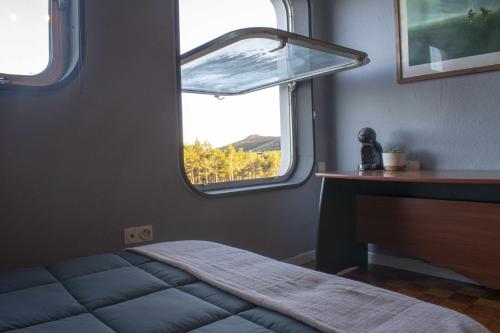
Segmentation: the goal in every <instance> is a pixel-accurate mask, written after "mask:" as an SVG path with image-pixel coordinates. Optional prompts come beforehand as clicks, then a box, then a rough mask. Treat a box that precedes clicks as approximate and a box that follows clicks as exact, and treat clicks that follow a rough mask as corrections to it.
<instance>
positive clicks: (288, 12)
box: [175, 0, 315, 198]
mask: <svg viewBox="0 0 500 333" xmlns="http://www.w3.org/2000/svg"><path fill="white" fill-rule="evenodd" d="M179 1H182V0H177V1H175V6H176V8H175V9H176V20H177V22H176V23H177V24H176V28H177V31H176V35H177V36H176V38H177V87H178V88H177V91H178V109H179V112H178V128H179V154H178V156H179V163H178V165H179V169H180V173H181V176H182V178H183V182H184V184H185V185H186V186H187V188H188V189H189V190H191V191H192V192H194V193H196V194H198V195H201V196H203V197H207V198H211V197H220V196H227V195H233V194H237V193H246V192H253V191H262V190H274V189H283V188H289V187H296V186H300V185H302V184H303V183H305V182H306V181H307V180H308V179H309V178H310V176H311V175H312V173H313V164H314V154H315V153H314V126H313V124H312V123H313V110H312V83H311V81H310V80H309V81H304V82H302V83H295V82H293V83H289V84H285V85H281V86H279V89H280V96H279V98H280V100H281V102H280V113H281V115H280V119H281V128H282V134H283V128H284V127H286V128H288V132H289V133H288V134H287V135H288V137H289V140H287V141H289V142H290V144H289V147H287V148H286V149H288V151H289V154H288V155H289V156H290V159H291V161H290V163H288V165H289V166H288V169H287V172H286V173H285V174H283V175H281V176H276V177H269V178H258V179H248V180H240V181H231V182H221V183H210V184H192V183H191V182H190V180H189V178H188V176H187V174H186V168H185V166H184V138H183V122H182V89H181V74H180V66H181V57H180V54H179V51H178V50H180V28H179V26H180V24H179V22H180V13H179ZM269 1H271V3H272V4H273V6H274V8H275V9H276V14H277V18H278V28H279V29H283V30H285V29H286V31H289V32H292V33H301V32H302V34H305V35H310V32H311V27H310V12H311V8H310V2H309V0H302V2H303V3H304V4H305V7H306V8H307V10H306V11H307V13H306V14H305V16H306V19H305V20H304V21H306V22H307V24H306V25H307V27H306V28H304V29H302V30H305V31H300V32H296V31H295V25H296V24H295V20H296V15H295V13H294V7H293V6H292V0H269ZM280 7H281V10H280ZM302 9H303V8H302ZM302 25H303V24H302ZM299 86H300V89H298V88H299ZM304 89H305V91H306V94H307V95H308V96H309V97H310V98H309V101H308V102H309V103H310V116H311V119H310V120H311V128H310V134H311V135H310V140H305V141H307V143H308V144H309V148H311V150H312V152H311V154H310V155H312V159H311V158H310V157H311V156H309V158H304V159H302V158H301V159H300V160H299V158H300V155H302V154H300V151H299V144H298V143H299V141H304V140H299V139H298V131H299V127H300V124H299V120H298V119H299V117H298V116H299V115H298V114H297V107H298V105H297V95H298V93H300V92H298V90H301V91H302V92H303V91H304ZM283 101H286V102H285V103H283ZM301 118H303V117H301ZM306 118H307V116H306ZM282 136H283V135H282ZM300 146H304V144H300ZM306 155H307V154H306ZM281 156H282V157H283V156H284V154H283V149H282V155H281ZM297 169H300V170H297ZM298 171H300V172H298Z"/></svg>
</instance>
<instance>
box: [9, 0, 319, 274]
mask: <svg viewBox="0 0 500 333" xmlns="http://www.w3.org/2000/svg"><path fill="white" fill-rule="evenodd" d="M318 10H319V11H321V10H320V9H318ZM85 14H86V15H85V22H86V24H85V26H86V31H85V35H86V54H85V63H84V66H83V68H82V69H81V72H80V75H79V77H78V78H76V79H73V80H71V81H70V82H68V83H67V84H65V85H64V86H62V87H60V88H58V89H56V90H53V91H48V92H47V91H46V92H40V93H32V92H8V91H0V156H1V158H0V221H1V226H2V235H3V236H2V238H1V241H0V268H10V267H18V266H26V265H39V264H46V263H48V262H51V261H54V260H58V259H63V258H68V257H73V256H80V255H89V254H93V253H99V252H103V251H115V250H119V249H120V248H122V246H123V244H122V241H123V235H122V232H123V228H125V227H127V226H134V225H141V224H153V225H154V228H155V240H156V241H167V240H178V239H206V240H213V241H219V242H223V243H227V244H231V245H235V246H239V247H243V248H246V249H250V250H254V251H257V252H259V253H262V254H265V255H269V256H273V257H276V258H286V257H291V256H294V255H296V254H299V253H302V252H306V251H309V250H312V249H313V248H314V246H315V237H316V219H317V206H318V196H319V181H318V180H317V179H315V178H311V180H309V181H308V182H307V183H306V184H305V185H304V186H302V187H300V188H296V189H288V190H278V191H271V192H263V193H258V194H246V195H237V196H232V197H227V198H219V199H204V198H201V197H199V196H197V195H195V194H193V193H191V192H190V191H189V190H188V189H187V188H186V187H185V185H184V184H183V181H182V178H181V176H180V173H179V167H178V166H179V161H178V151H177V150H178V145H179V142H178V131H179V129H178V128H177V112H178V111H177V102H178V101H177V94H176V86H175V81H176V78H175V75H176V68H175V56H176V53H175V41H174V40H175V39H174V29H175V27H174V20H173V17H174V11H173V1H170V0H168V1H167V0H148V1H137V0H106V1H102V0H87V1H85ZM319 25H320V26H321V24H319ZM319 104H320V107H321V106H323V107H324V99H321V100H320V102H319Z"/></svg>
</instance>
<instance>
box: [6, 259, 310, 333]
mask: <svg viewBox="0 0 500 333" xmlns="http://www.w3.org/2000/svg"><path fill="white" fill-rule="evenodd" d="M0 332H16V333H45V332H58V333H59V332H60V333H84V332H85V333H112V332H118V333H128V332H130V333H146V332H155V333H156V332H161V333H167V332H175V333H177V332H193V333H215V332H217V333H234V332H240V333H254V332H255V333H266V332H268V333H272V332H274V333H288V332H304V333H313V332H318V331H317V330H315V329H313V328H311V327H309V326H307V325H305V324H303V323H301V322H299V321H297V320H294V319H292V318H289V317H287V316H285V315H282V314H279V313H277V312H273V311H270V310H268V309H265V308H262V307H259V306H255V305H254V304H251V303H249V302H247V301H244V300H242V299H240V298H238V297H236V296H234V295H231V294H229V293H226V292H223V291H221V290H219V289H217V288H214V287H212V286H210V285H208V284H206V283H204V282H202V281H200V280H198V279H197V278H195V277H194V276H192V275H190V274H188V273H186V272H185V271H182V270H180V269H178V268H175V267H172V266H170V265H168V264H165V263H161V262H158V261H155V260H153V259H150V258H148V257H145V256H142V255H139V254H137V253H132V252H128V251H124V252H120V253H117V254H102V255H97V256H91V257H84V258H77V259H72V260H67V261H63V262H60V263H57V264H54V265H51V266H48V267H44V268H33V269H26V270H20V271H13V272H3V273H0Z"/></svg>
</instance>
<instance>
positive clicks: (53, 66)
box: [0, 0, 80, 88]
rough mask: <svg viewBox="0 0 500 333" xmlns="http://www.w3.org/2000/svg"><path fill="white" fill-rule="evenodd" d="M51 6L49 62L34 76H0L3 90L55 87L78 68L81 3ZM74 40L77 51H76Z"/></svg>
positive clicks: (66, 0) (59, 1)
mask: <svg viewBox="0 0 500 333" xmlns="http://www.w3.org/2000/svg"><path fill="white" fill-rule="evenodd" d="M48 6H49V15H50V21H49V22H50V23H49V61H48V63H47V67H46V68H45V69H44V70H43V71H42V72H40V73H38V74H35V75H19V74H9V73H0V88H1V87H31V88H39V87H46V86H52V85H54V84H56V83H58V82H60V81H62V80H63V79H64V78H66V77H67V76H69V74H70V73H71V72H72V71H73V69H74V68H75V67H76V64H77V63H78V61H79V59H80V52H79V49H80V41H79V39H80V27H79V14H80V1H79V0H48ZM75 39H77V40H78V42H77V43H76V44H77V45H78V47H75V42H74V41H75Z"/></svg>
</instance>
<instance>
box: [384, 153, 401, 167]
mask: <svg viewBox="0 0 500 333" xmlns="http://www.w3.org/2000/svg"><path fill="white" fill-rule="evenodd" d="M382 159H383V161H384V170H387V171H401V170H404V169H405V168H406V154H405V153H382Z"/></svg>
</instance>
